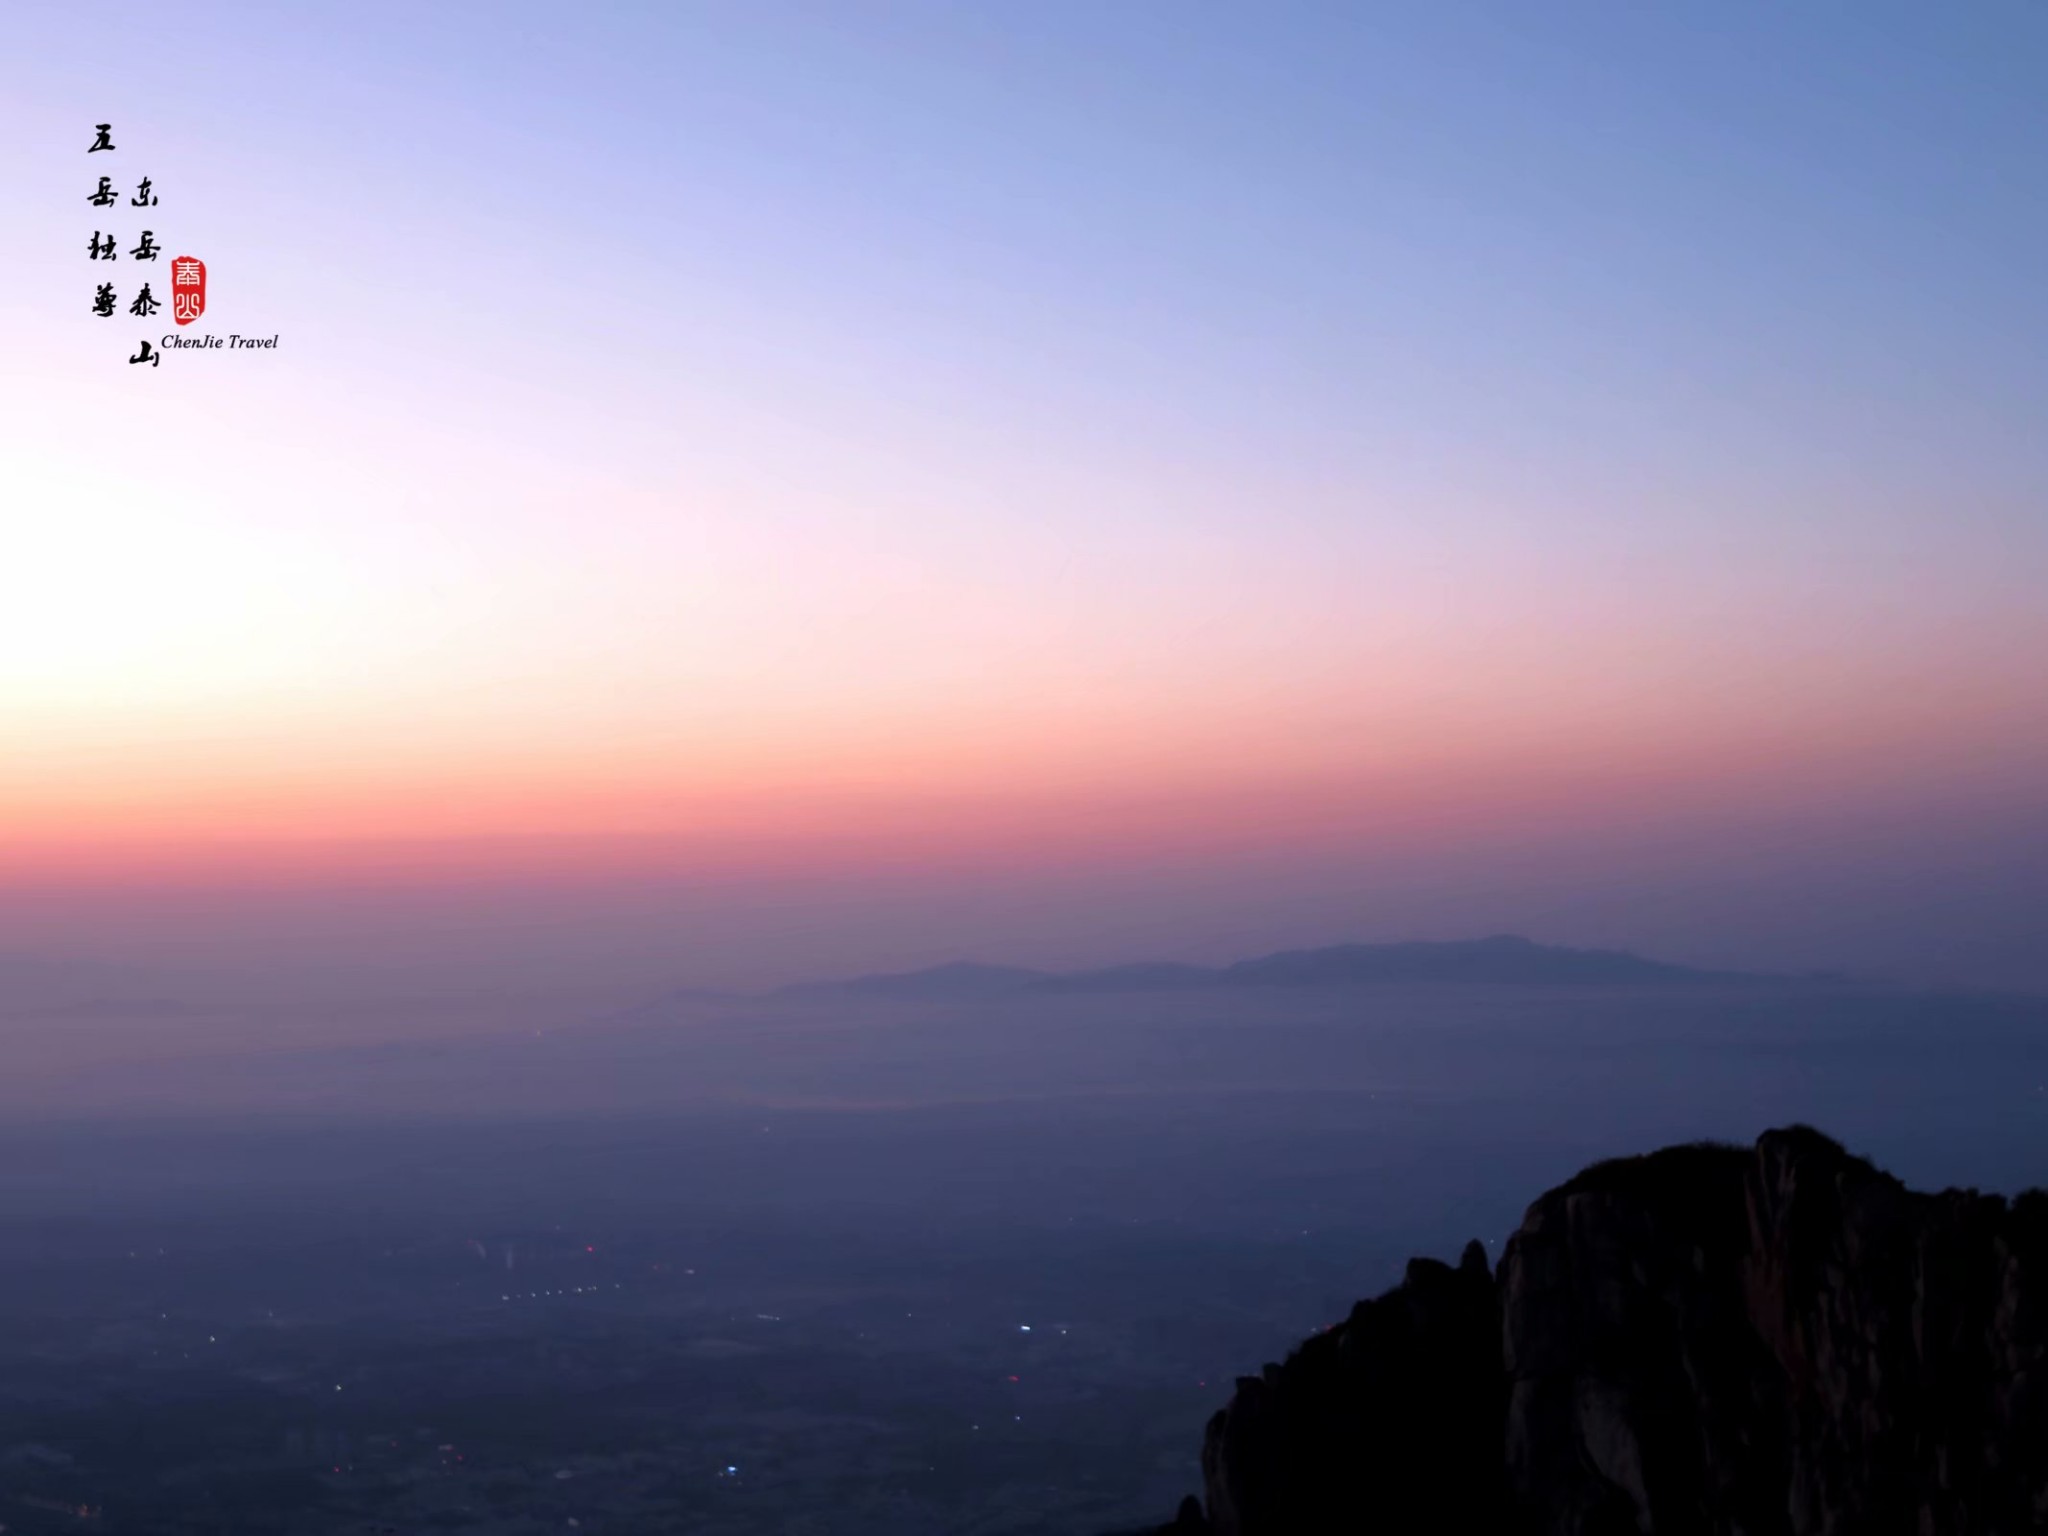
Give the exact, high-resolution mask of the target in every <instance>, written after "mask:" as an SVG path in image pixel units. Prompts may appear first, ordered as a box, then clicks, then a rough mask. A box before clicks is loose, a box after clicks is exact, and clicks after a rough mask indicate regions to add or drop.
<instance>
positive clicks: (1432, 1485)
mask: <svg viewBox="0 0 2048 1536" xmlns="http://www.w3.org/2000/svg"><path fill="white" fill-rule="evenodd" d="M1202 1467H1203V1473H1204V1480H1205V1482H1206V1485H1207V1486H1206V1499H1205V1501H1204V1503H1203V1504H1202V1505H1201V1506H1199V1507H1198V1506H1197V1505H1196V1503H1195V1501H1194V1500H1192V1499H1191V1500H1189V1501H1188V1502H1187V1503H1186V1504H1185V1505H1183V1507H1182V1509H1181V1513H1180V1517H1179V1518H1178V1519H1177V1520H1176V1521H1175V1522H1174V1523H1173V1524H1172V1525H1170V1526H1167V1527H1165V1528H1163V1529H1164V1530H1166V1531H1169V1532H1175V1533H1178V1536H1202V1533H1208V1536H1322V1533H1332V1536H1334V1533H1339V1532H1343V1533H1359V1536H1365V1533H1372V1536H1407V1533H1418V1536H1419V1533H1422V1532H1430V1533H1439V1532H1448V1531H1472V1532H1475V1533H1478V1532H1500V1533H1519V1536H1620V1533H1626V1532H1655V1533H1659V1536H1663V1533H1682V1536H1891V1533H1898V1536H1947V1533H1956V1536H1966V1533H1967V1536H2003V1533H2020V1532H2043V1531H2048V1195H2043V1194H2041V1193H2040V1192H2038V1191H2034V1192H2029V1193H2028V1194H2025V1195H2022V1196H2020V1197H2019V1198H2018V1199H2017V1200H2016V1201H2014V1202H2013V1203H2012V1204H2010V1205H2008V1204H2007V1203H2006V1202H2005V1201H2004V1200H2003V1199H2000V1198H1998V1197H1995V1196H1982V1195H1978V1194H1976V1193H1974V1192H1968V1191H1955V1190H1950V1191H1947V1192H1945V1193H1943V1194H1939V1195H1923V1194H1915V1193H1912V1192H1910V1191H1908V1190H1907V1189H1906V1188H1905V1187H1904V1186H1903V1185H1901V1184H1900V1183H1899V1182H1898V1181H1897V1180H1896V1179H1893V1178H1890V1177H1888V1176H1887V1175H1885V1174H1883V1173H1880V1172H1879V1171H1878V1170H1877V1169H1875V1168H1873V1167H1872V1166H1871V1165H1870V1164H1868V1163H1866V1162H1863V1161H1862V1160H1860V1159H1858V1158H1854V1157H1851V1156H1850V1155H1849V1154H1847V1153H1846V1152H1844V1151H1843V1150H1842V1148H1841V1147H1839V1146H1837V1145H1836V1144H1835V1143H1834V1142H1832V1141H1830V1140H1828V1139H1827V1138H1826V1137H1825V1136H1822V1135H1820V1134H1819V1133H1818V1132H1815V1131H1811V1130H1807V1129H1805V1128H1794V1129H1790V1130H1784V1131H1773V1132H1770V1133H1768V1134H1766V1135H1765V1136H1764V1137H1763V1138H1762V1139H1761V1140H1759V1141H1758V1142H1757V1144H1756V1146H1755V1147H1754V1148H1750V1149H1744V1148H1738V1147H1724V1146H1689V1147H1674V1148H1671V1149H1669V1150H1666V1151H1663V1152H1658V1153H1654V1154H1652V1155H1650V1156H1648V1157H1640V1158H1632V1159H1628V1160H1625V1161H1620V1162H1612V1163H1602V1164H1599V1165H1597V1166H1595V1167H1592V1168H1589V1169H1587V1170H1586V1171H1585V1172H1584V1173H1582V1174H1580V1175H1579V1176H1578V1177H1577V1178H1575V1179H1573V1180H1572V1181H1571V1182H1569V1183H1568V1184H1565V1185H1564V1186H1562V1187H1561V1188H1558V1189H1555V1190H1552V1191H1551V1192H1550V1193H1549V1194H1546V1195H1544V1196H1543V1197H1542V1198H1541V1199H1539V1200H1538V1201H1537V1202H1536V1203H1535V1204H1534V1205H1532V1206H1531V1207H1530V1208H1529V1211H1528V1214H1527V1216H1526V1217H1525V1218H1524V1219H1523V1222H1522V1225H1521V1227H1520V1229H1519V1230H1518V1231H1517V1232H1516V1233H1515V1234H1514V1236H1513V1237H1512V1239H1511V1240H1510V1241H1509V1244H1508V1247H1507V1249H1506V1251H1505V1253H1504V1254H1503V1256H1502V1259H1501V1262H1500V1266H1499V1268H1498V1270H1497V1271H1496V1272H1494V1273H1491V1274H1489V1273H1488V1270H1487V1266H1486V1261H1485V1257H1484V1255H1483V1252H1482V1251H1481V1249H1480V1247H1479V1245H1478V1244H1476V1243H1475V1244H1473V1245H1472V1246H1471V1247H1469V1248H1467V1249H1466V1251H1465V1255H1464V1258H1463V1261H1462V1262H1461V1263H1460V1264H1459V1265H1458V1267H1457V1268H1455V1269H1452V1268H1450V1267H1448V1266H1446V1265H1443V1264H1439V1263H1435V1262H1432V1261H1429V1260H1416V1261H1415V1262H1413V1263H1411V1264H1410V1265H1409V1267H1408V1274H1407V1278H1406V1279H1405V1280H1404V1281H1403V1283H1402V1284H1401V1285H1399V1286H1397V1287H1396V1288H1395V1289H1393V1290H1391V1291H1389V1292H1388V1293H1387V1294H1386V1295H1384V1296H1381V1297H1380V1298H1378V1299H1377V1300H1374V1301H1368V1302H1361V1303H1360V1304H1359V1305H1358V1306H1357V1307H1356V1308H1355V1309H1354V1310H1353V1311H1352V1313H1351V1316H1350V1318H1349V1319H1348V1320H1347V1321H1346V1322H1344V1323H1343V1324H1341V1325H1339V1326H1338V1327H1336V1328H1334V1329H1332V1330H1330V1331H1329V1332H1326V1333H1323V1334H1320V1335H1318V1336H1316V1337H1315V1338H1312V1339H1310V1340H1309V1341H1308V1342H1307V1343H1305V1344H1303V1345H1302V1346H1301V1347H1300V1348H1299V1349H1297V1350H1296V1351H1295V1353H1294V1354H1293V1355H1292V1356H1291V1357H1289V1359H1288V1360H1287V1361H1286V1363H1285V1364H1282V1365H1269V1366H1267V1367H1266V1369H1265V1371H1264V1373H1263V1374H1262V1375H1260V1376H1255V1377H1243V1378H1240V1380H1239V1381H1238V1383H1237V1391H1236V1394H1235V1395H1234V1396H1233V1397H1232V1399H1231V1401H1230V1404H1229V1406H1228V1407H1227V1408H1225V1409H1224V1410H1223V1411H1222V1412H1220V1413H1218V1414H1217V1415H1216V1416H1215V1417H1214V1418H1213V1419H1212V1420H1211V1421H1210V1423H1209V1429H1208V1435H1207V1440H1206V1443H1205V1445H1204V1447H1203V1454H1202Z"/></svg>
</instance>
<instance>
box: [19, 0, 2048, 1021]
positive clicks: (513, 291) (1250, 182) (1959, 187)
mask: <svg viewBox="0 0 2048 1536" xmlns="http://www.w3.org/2000/svg"><path fill="white" fill-rule="evenodd" d="M9 33H10V36H9V47H8V48H7V50H6V53H5V57H4V59H0V75H4V89H0V130H4V131H0V184H4V187H5V193H6V195H5V199H4V203H0V236H4V242H5V244H4V248H5V250H6V251H7V252H8V254H9V258H10V262H9V270H10V281H9V282H8V283H7V284H5V285H4V286H0V336H4V342H5V347H6V353H7V359H6V366H5V367H4V368H0V952H4V953H13V954H19V955H35V956H59V957H70V958H74V959H90V960H92V961H95V962H106V963H110V964H111V963H116V962H121V963H126V962H138V963H139V962H147V963H151V964H172V965H181V966H186V967H190V968H200V969H207V968H211V969H212V970H216V971H235V972H246V973H249V974H255V973H258V972H261V973H264V974H266V975H273V976H274V978H284V979H283V980H279V981H278V985H286V984H287V982H288V980H289V978H291V977H293V976H297V977H300V978H301V979H303V978H305V977H308V976H318V977H321V978H324V979H325V980H324V981H323V985H327V984H331V985H343V984H344V983H345V984H347V985H351V986H356V987H358V988H362V989H367V990H369V991H375V990H377V989H379V988H381V989H384V990H386V991H389V990H393V989H397V990H404V989H407V988H410V989H414V990H419V989H426V990H430V991H435V992H436V993H437V994H449V993H456V992H463V991H465V990H467V991H469V992H479V993H489V992H493V991H502V992H505V993H507V994H510V993H515V992H524V993H533V992H537V991H546V990H548V989H550V988H556V989H560V990H561V991H563V992H564V994H565V995H566V994H569V993H574V994H576V995H578V996H584V995H595V994H596V993H597V992H604V991H606V990H607V989H609V990H610V991H612V992H616V993H618V994H620V995H621V996H624V995H626V994H629V993H631V992H632V991H633V990H634V989H637V988H644V987H648V986H653V985H656V984H677V985H680V984H687V983H703V984H715V985H764V984H769V983H772V982H776V981H781V980H788V979H794V978H797V977H806V976H815V975H818V974H829V973H830V972H832V971H834V970H838V969H846V968H855V969H864V968H869V967H880V966H892V965H910V964H919V963H928V962H936V961H940V960H948V959H954V958H958V957H960V956H962V955H967V954H972V955H976V956H979V957H982V958H987V959H992V960H1011V961H1019V962H1026V963H1036V964H1089V963H1099V962H1104V961H1113V960H1120V959H1129V958H1134V957H1138V956H1154V957H1170V958H1211V959H1214V958H1226V957H1231V956H1235V955H1238V954H1244V953H1250V952H1255V951H1257V950H1259V949H1261V948H1272V947H1276V946H1279V945H1284V944H1295V943H1316V942H1328V941H1336V940H1339V939H1377V938H1406V937H1458V936H1465V935H1469V934H1474V933H1485V932H1494V931H1501V930H1507V931H1516V932H1525V933H1530V934H1532V935H1534V936H1536V937H1539V938H1544V939H1551V940H1556V941H1559V942H1572V943H1596V944H1615V945H1623V946H1629V947H1636V948H1641V949H1646V950H1650V951H1652V952H1655V953H1659V954H1663V955H1667V956H1670V957H1672V958H1678V959H1687V960H1693V961H1698V962H1704V963H1716V964H1739V965H1769V966H1778V967H1785V968H1792V969H1807V968H1834V969H1848V970H1852V971H1857V972H1861V973H1868V974H1873V975H1885V976H1895V977H1900V978H1905V979H1913V980H1927V981H1940V982H1944V983H1968V984H1973V985H1986V986H2018V987H2025V988H2029V989H2048V668H2044V666H2043V664H2042V660H2043V657H2044V656H2048V602H2044V601H2043V596H2042V594H2043V592H2044V590H2048V585H2044V583H2048V434H2043V433H2041V432H2040V430H2039V426H2040V422H2041V421H2042V420H2043V419H2048V411H2044V407H2048V289H2044V287H2043V285H2042V283H2041V281H2040V274H2041V273H2042V272H2043V271H2048V157H2044V156H2043V154H2042V152H2041V151H2042V147H2043V146H2044V145H2048V90H2044V89H2043V87H2044V86H2048V13H2044V12H2043V11H2042V10H2041V9H2040V8H2039V7H2037V6H2032V5H2025V4H2018V3H1986V4H1983V5H1976V6H1971V7H1929V6H1913V5H1891V4H1877V5H1854V6H1851V5H1846V4H1841V5H1826V4H1815V5H1810V6H1803V7H1799V8H1797V9H1796V11H1795V10H1788V9H1787V8H1784V7H1774V6H1765V5H1748V4H1728V3H1717V4H1713V5H1672V6H1659V7H1641V6H1628V5H1621V4H1615V5H1556V6H1546V7H1540V8H1531V7H1526V6H1516V5H1505V4H1502V5H1492V6H1475V5H1464V4H1451V3H1447V4H1441V5H1428V6H1371V5H1364V4H1355V5H1332V6H1311V5H1299V4H1291V5H1290V4H1278V5H1268V6H1257V7H1251V6H1222V5H1200V4H1196V5H1189V4H1174V5H1167V4H1151V3H1132V4H1128V5H1117V6H1098V5H1069V4H1054V3H1039V4H1032V5H990V6H945V5H898V4H886V5H884V4H833V5H816V6H800V5H788V4H763V5H747V6H740V5H694V6H693V5H625V4H612V5H578V6H560V5H548V6H543V5H533V4H522V3H504V4H492V5H459V4H450V5H443V6H434V7H420V6H415V5H389V4H375V3H369V4H350V5H346V6H343V5H334V4H318V5H315V4H306V5H294V6H289V7H279V6H267V5H266V6H256V5H248V6H230V5H213V4H206V3H204V0H197V3H192V4H186V5H181V6H178V7H164V6H160V5H155V6H148V7H141V6H135V7H128V6H106V7H79V6H76V5H71V4H45V3H36V0H21V3H17V4H16V5H15V6H13V7H11V8H10V26H9ZM99 122H110V123H111V124H112V127H113V134H112V137H113V139H114V142H115V145H116V150H115V152H114V153H112V154H93V155H90V156H89V155H88V154H87V153H86V150H87V146H88V144H89V143H90V142H91V139H92V135H93V125H94V124H96V123H99ZM101 174H109V175H111V176H112V177H113V179H114V182H115V184H116V185H117V186H118V187H120V188H121V190H122V191H123V192H124V193H125V192H127V191H128V190H129V188H130V187H131V186H132V184H133V183H134V182H135V181H136V180H139V179H140V178H141V177H142V176H148V177H150V178H151V179H152V182H153V184H154V188H155V191H156V194H157V196H158V198H159V202H158V204H157V205H156V206H155V207H153V208H151V209H149V210H148V218H147V220H146V221H145V220H144V219H143V218H142V217H141V211H140V210H135V209H131V208H129V207H127V206H126V205H125V198H124V203H123V205H121V206H117V207H116V208H115V209H110V210H105V211H104V213H103V211H102V210H100V209H98V208H94V207H91V206H89V204H88V203H87V201H86V198H87V194H88V193H90V191H91V190H92V188H93V186H94V183H95V181H96V178H97V177H98V176H99V175H101ZM96 221H99V222H100V223H102V224H104V223H108V222H111V223H113V224H114V227H115V228H117V229H118V230H119V231H120V233H121V234H122V236H123V239H122V255H121V257H120V259H119V260H118V261H116V262H112V263H91V264H88V262H87V258H86V256H85V246H86V243H87V238H88V236H89V235H90V234H93V233H95V232H96ZM145 222H146V223H147V225H148V227H151V228H152V229H153V230H154V233H155V237H156V239H157V241H158V242H159V243H160V244H162V246H163V247H164V249H165V251H166V253H167V254H172V255H177V254H191V255H196V256H199V257H201V258H202V259H204V260H205V261H206V263H207V266H208V283H209V288H208V309H207V313H206V315H205V316H204V318H203V319H202V320H201V321H200V322H199V323H197V324H194V325H192V326H189V327H186V328H184V329H185V331H187V332H189V333H199V334H212V335H216V336H219V337H221V338H222V339H223V340H225V339H226V338H228V337H229V336H230V335H242V336H250V337H263V338H268V337H272V336H274V337H276V338H277V346H276V347H275V348H274V349H268V348H266V349H262V350H250V349H235V350H229V349H222V350H218V351H206V352H177V351H167V355H165V357H164V359H163V362H162V363H161V365H160V366H157V367H148V366H140V367H138V366H130V365H129V364H127V362H126V361H125V359H126V358H127V356H128V355H129V354H130V353H132V352H133V351H134V350H135V348H136V347H137V345H138V343H139V341H140V340H141V339H142V338H143V337H144V336H148V337H150V338H151V339H152V340H153V341H160V340H161V337H162V335H163V334H164V333H168V332H173V331H176V330H177V329H178V328H176V327H173V326H171V325H169V324H166V323H164V320H165V317H163V316H159V317H157V318H156V319H155V320H153V321H149V322H144V321H142V320H138V319H132V318H130V317H129V316H128V315H126V314H125V313H119V314H117V315H116V316H115V317H113V318H101V317H97V316H95V315H93V314H92V312H91V301H92V296H93V288H94V285H95V283H96V282H98V281H103V280H111V281H113V282H114V283H115V284H116V287H117V288H118V290H119V292H120V296H121V299H122V301H123V303H124V305H125V302H126V301H127V299H128V298H129V297H131V296H132V292H133V289H134V287H135V286H136V285H137V284H138V282H139V281H140V280H141V278H142V277H144V276H150V277H156V276H157V274H156V273H155V272H154V271H152V272H149V273H144V272H143V271H142V270H141V267H142V264H141V263H137V262H134V261H133V260H131V259H130V258H129V257H128V255H127V250H128V247H129V245H130V244H131V243H132V241H133V239H134V238H135V237H136V236H137V235H138V234H139V231H140V228H141V227H143V226H144V224H145ZM167 286H168V284H167V282H165V281H164V280H163V279H161V278H159V294H161V290H162V288H163V287H167Z"/></svg>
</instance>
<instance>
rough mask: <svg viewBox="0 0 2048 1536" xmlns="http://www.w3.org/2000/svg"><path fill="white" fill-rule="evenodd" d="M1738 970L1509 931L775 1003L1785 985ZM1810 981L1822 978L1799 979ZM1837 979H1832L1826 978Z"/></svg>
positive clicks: (920, 976)
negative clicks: (1357, 989) (1392, 986)
mask: <svg viewBox="0 0 2048 1536" xmlns="http://www.w3.org/2000/svg"><path fill="white" fill-rule="evenodd" d="M1793 979H1795V978H1791V977H1782V976H1780V977H1765V976H1759V975H1754V974H1750V973H1746V972H1740V971H1712V970H1701V969H1697V968H1695V967H1692V966H1684V965H1673V964H1670V963H1668V962H1666V961H1662V960H1649V959H1645V958H1644V957H1643V956H1641V955H1634V954H1630V953H1628V952H1626V951H1624V950H1610V949H1569V948H1565V947H1562V946H1559V945H1551V944H1538V943H1536V942H1535V941H1533V940H1531V939H1525V938H1521V937H1518V936H1516V935H1514V934H1497V935H1494V936H1493V937H1491V938H1484V939H1456V940H1448V941H1442V942H1426V943H1402V944H1337V945H1331V946H1329V947H1327V948H1323V949H1288V950H1280V951H1277V952H1276V953H1273V954H1270V955H1261V956H1259V957H1258V958H1256V959H1251V960H1239V961H1237V962H1235V963H1234V964H1231V965H1224V966H1203V965H1179V964H1172V963H1167V962H1157V963H1146V962H1140V963H1137V964H1132V965H1118V966H1110V967H1108V968H1106V969H1102V970H1093V971H1076V972H1068V973H1062V972H1057V971H1039V970H1031V969H1028V968H1026V967H1022V966H1010V965H979V964H976V963H974V962H971V961H956V962H954V963H952V964H950V965H939V966H932V967H930V968H928V969H925V970H918V971H900V972H893V973H888V974H883V975H874V976H856V977H853V978H851V979H849V980H845V981H828V982H807V983H802V984H799V985H797V986H791V987H784V988H782V989H780V992H779V994H778V995H781V996H825V995H838V996H861V997H929V998H960V999H967V998H984V997H1007V996H1014V995H1018V994H1043V993H1048V992H1067V993H1072V992H1169V991H1171V992H1187V991H1209V990H1231V989H1244V988H1272V987H1331V986H1370V985H1379V984H1386V983H1397V982H1408V983H1441V984H1452V985H1455V984H1490V985H1523V986H1528V985H1575V986H1630V985H1635V986H1641V985H1653V986H1656V985H1663V986H1673V985H1699V984H1702V983H1711V982H1739V981H1765V980H1772V981H1787V980H1793ZM1797 979H1805V980H1814V979H1818V978H1810V977H1809V978H1797ZM1828 979H1833V978H1828Z"/></svg>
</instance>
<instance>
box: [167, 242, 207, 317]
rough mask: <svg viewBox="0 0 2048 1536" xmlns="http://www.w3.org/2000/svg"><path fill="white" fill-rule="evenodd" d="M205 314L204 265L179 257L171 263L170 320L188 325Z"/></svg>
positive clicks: (200, 262)
mask: <svg viewBox="0 0 2048 1536" xmlns="http://www.w3.org/2000/svg"><path fill="white" fill-rule="evenodd" d="M205 313H206V263H205V262H203V261H201V260H200V259H199V258H198V257H197V256H180V257H179V258H178V259H177V260H176V261H173V262H172V263H171V318H172V319H173V320H175V321H177V322H178V324H180V325H190V324H191V323H192V322H193V321H194V320H197V319H198V318H199V317H200V316H201V315H203V314H205Z"/></svg>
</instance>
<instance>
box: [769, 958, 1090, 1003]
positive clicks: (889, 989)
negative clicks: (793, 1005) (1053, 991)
mask: <svg viewBox="0 0 2048 1536" xmlns="http://www.w3.org/2000/svg"><path fill="white" fill-rule="evenodd" d="M1058 979H1059V978H1058V977H1056V976H1054V975H1053V973H1051V972H1050V971H1033V970H1026V969H1025V968H1024V967H1022V966H1015V965H977V964H975V963H974V962H973V961H971V960H960V961H955V962H954V963H953V964H951V965H935V966H932V967H930V968H929V969H927V970H922V971H893V972H889V973H886V974H883V975H879V976H855V977H853V978H852V979H851V980H849V981H811V982H800V983H798V984H797V985H795V986H793V987H783V988H781V989H780V990H779V991H778V993H777V995H778V996H781V997H802V996H807V995H811V994H816V993H852V994H854V995H856V996H862V997H995V996H999V995H1001V994H1003V993H1007V992H1018V991H1022V990H1023V989H1024V988H1026V987H1030V986H1033V985H1035V984H1037V983H1040V982H1047V981H1055V980H1058Z"/></svg>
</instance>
